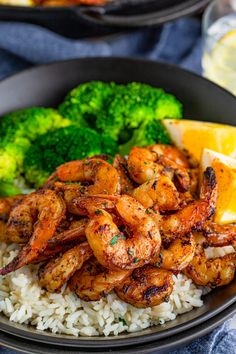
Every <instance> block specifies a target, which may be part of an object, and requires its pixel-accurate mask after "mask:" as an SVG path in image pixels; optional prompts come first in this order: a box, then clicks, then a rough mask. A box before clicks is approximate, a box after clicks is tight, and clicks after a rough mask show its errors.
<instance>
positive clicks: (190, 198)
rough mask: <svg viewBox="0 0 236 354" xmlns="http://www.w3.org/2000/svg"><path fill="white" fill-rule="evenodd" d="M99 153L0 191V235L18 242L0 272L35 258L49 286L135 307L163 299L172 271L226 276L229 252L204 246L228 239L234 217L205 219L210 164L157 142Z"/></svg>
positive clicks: (211, 191) (218, 282)
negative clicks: (226, 221)
mask: <svg viewBox="0 0 236 354" xmlns="http://www.w3.org/2000/svg"><path fill="white" fill-rule="evenodd" d="M107 158H108V157H107V156H104V155H101V156H94V157H90V158H86V159H84V160H77V161H71V162H68V163H65V164H63V165H61V166H59V167H58V168H57V169H56V171H55V172H54V173H53V174H52V175H51V176H50V178H49V179H48V180H47V181H46V183H45V184H44V185H43V186H42V187H41V188H39V189H38V190H36V191H35V192H32V193H30V194H28V195H19V196H15V197H9V198H4V199H1V200H0V239H1V241H2V242H8V243H18V244H19V245H20V246H21V250H20V252H19V254H18V255H17V256H16V258H15V259H13V260H12V261H11V262H10V263H9V264H8V265H6V266H5V267H4V268H2V269H0V275H1V276H4V275H6V274H8V273H10V272H13V271H15V270H17V269H19V268H21V267H23V266H26V265H28V264H37V263H39V264H40V266H39V272H38V277H39V282H40V284H41V286H42V287H43V288H45V289H46V290H47V291H49V292H59V291H60V289H61V288H62V286H63V285H64V284H67V286H68V287H69V289H70V290H71V291H73V292H75V293H76V294H77V295H78V296H79V298H81V299H83V300H85V301H97V300H99V299H101V298H102V297H104V296H106V295H107V294H108V293H109V292H111V291H115V293H116V294H117V295H118V297H119V298H120V299H122V300H123V301H125V302H127V303H129V304H132V305H133V306H135V307H139V308H146V307H152V306H156V305H159V304H160V303H162V302H164V301H168V299H169V297H170V294H171V293H172V291H173V286H174V282H173V274H175V275H176V274H177V273H178V272H182V273H184V274H185V275H187V276H188V277H189V278H191V279H192V280H193V282H194V283H195V284H196V285H201V286H208V287H212V288H214V287H217V286H223V285H226V284H228V283H230V282H231V281H232V280H233V278H234V273H235V266H236V253H234V252H233V253H230V254H227V255H225V256H223V257H218V258H214V259H208V258H207V257H206V254H205V248H206V247H209V246H211V247H212V246H214V247H222V246H226V245H231V246H233V247H235V246H236V226H234V225H227V226H222V225H217V224H215V223H214V221H213V218H214V213H215V209H216V201H217V181H216V177H215V173H214V170H213V169H212V168H211V167H208V168H207V169H206V170H205V171H204V172H203V173H202V175H199V168H198V164H197V162H196V161H195V160H194V159H193V158H192V157H191V156H190V155H189V154H188V153H187V152H186V151H180V150H178V149H177V148H176V147H174V146H171V145H160V144H159V145H152V146H148V147H145V148H141V147H134V148H133V149H132V150H131V151H130V154H129V155H128V157H127V158H123V157H121V156H119V155H116V156H115V158H114V161H113V164H110V163H108V162H107Z"/></svg>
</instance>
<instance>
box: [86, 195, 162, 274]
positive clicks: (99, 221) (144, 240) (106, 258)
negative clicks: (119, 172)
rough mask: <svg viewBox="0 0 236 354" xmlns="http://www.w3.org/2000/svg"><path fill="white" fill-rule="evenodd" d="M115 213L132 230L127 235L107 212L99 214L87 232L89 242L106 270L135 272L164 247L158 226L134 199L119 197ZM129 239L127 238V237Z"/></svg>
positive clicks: (93, 218) (94, 216)
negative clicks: (132, 270) (131, 270)
mask: <svg viewBox="0 0 236 354" xmlns="http://www.w3.org/2000/svg"><path fill="white" fill-rule="evenodd" d="M115 213H117V214H118V216H119V218H120V219H121V220H122V221H123V225H124V226H125V227H126V229H127V228H128V234H127V235H126V234H124V232H123V231H124V230H123V231H122V229H121V227H120V228H119V227H118V225H117V224H115V222H114V220H113V218H112V215H111V214H110V213H108V212H106V211H101V210H100V211H99V212H95V213H94V214H92V215H91V219H90V221H89V222H88V225H87V227H86V229H85V233H86V237H87V240H88V242H89V244H90V246H91V248H92V250H93V252H94V255H95V257H96V258H97V259H98V261H99V263H101V264H102V265H103V266H104V267H105V268H109V269H112V270H117V269H134V268H137V267H140V266H142V265H144V264H146V263H149V262H150V260H151V259H152V258H153V257H156V256H157V254H158V252H159V250H160V244H161V238H160V234H159V230H158V226H157V224H156V222H155V221H154V219H153V218H152V217H151V216H150V215H148V214H147V212H146V210H145V208H144V207H143V206H142V205H141V204H140V203H139V202H137V201H136V200H135V199H133V198H132V197H130V196H127V195H123V196H121V197H117V203H116V205H115ZM126 236H127V238H126Z"/></svg>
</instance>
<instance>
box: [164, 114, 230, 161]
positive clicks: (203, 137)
mask: <svg viewBox="0 0 236 354" xmlns="http://www.w3.org/2000/svg"><path fill="white" fill-rule="evenodd" d="M163 124H164V126H165V128H166V129H167V132H168V133H169V135H170V138H171V140H172V141H173V143H174V144H175V145H176V146H177V147H179V148H180V149H187V150H188V151H189V152H190V153H192V155H193V156H194V157H195V158H196V159H197V160H198V161H200V158H201V154H202V150H203V149H204V148H208V149H211V150H214V151H216V152H219V153H222V154H224V155H227V156H231V157H236V127H232V126H229V125H224V124H217V123H208V122H200V121H192V120H186V119H183V120H177V119H176V120H175V119H164V120H163Z"/></svg>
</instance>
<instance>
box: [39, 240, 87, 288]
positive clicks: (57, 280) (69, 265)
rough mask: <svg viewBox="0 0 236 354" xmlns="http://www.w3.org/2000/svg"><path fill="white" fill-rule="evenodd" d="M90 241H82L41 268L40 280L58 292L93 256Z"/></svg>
mask: <svg viewBox="0 0 236 354" xmlns="http://www.w3.org/2000/svg"><path fill="white" fill-rule="evenodd" d="M92 254H93V253H92V250H91V248H90V246H89V244H88V242H84V243H81V244H80V245H77V246H75V247H73V248H71V249H69V250H68V251H66V252H65V253H64V254H62V255H60V256H59V257H57V258H55V259H52V260H51V261H49V262H48V263H46V265H43V266H42V267H41V268H40V269H39V282H40V284H41V286H42V287H44V288H46V289H47V291H50V292H58V291H60V289H61V287H62V286H63V285H64V284H65V283H66V282H67V281H68V279H70V277H71V276H72V275H73V274H74V273H75V272H76V270H78V269H80V268H81V267H82V265H83V263H84V262H85V261H86V260H88V259H89V258H90V257H91V256H92Z"/></svg>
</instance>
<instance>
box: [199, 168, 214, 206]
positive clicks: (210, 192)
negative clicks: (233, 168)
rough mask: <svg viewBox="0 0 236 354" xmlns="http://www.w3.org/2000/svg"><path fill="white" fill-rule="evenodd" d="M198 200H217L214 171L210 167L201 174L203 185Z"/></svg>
mask: <svg viewBox="0 0 236 354" xmlns="http://www.w3.org/2000/svg"><path fill="white" fill-rule="evenodd" d="M200 198H202V199H205V200H207V201H209V200H212V201H213V200H214V201H215V200H216V198H217V181H216V175H215V171H214V169H213V168H212V167H207V168H206V170H205V171H204V174H203V183H202V186H201V190H200Z"/></svg>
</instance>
